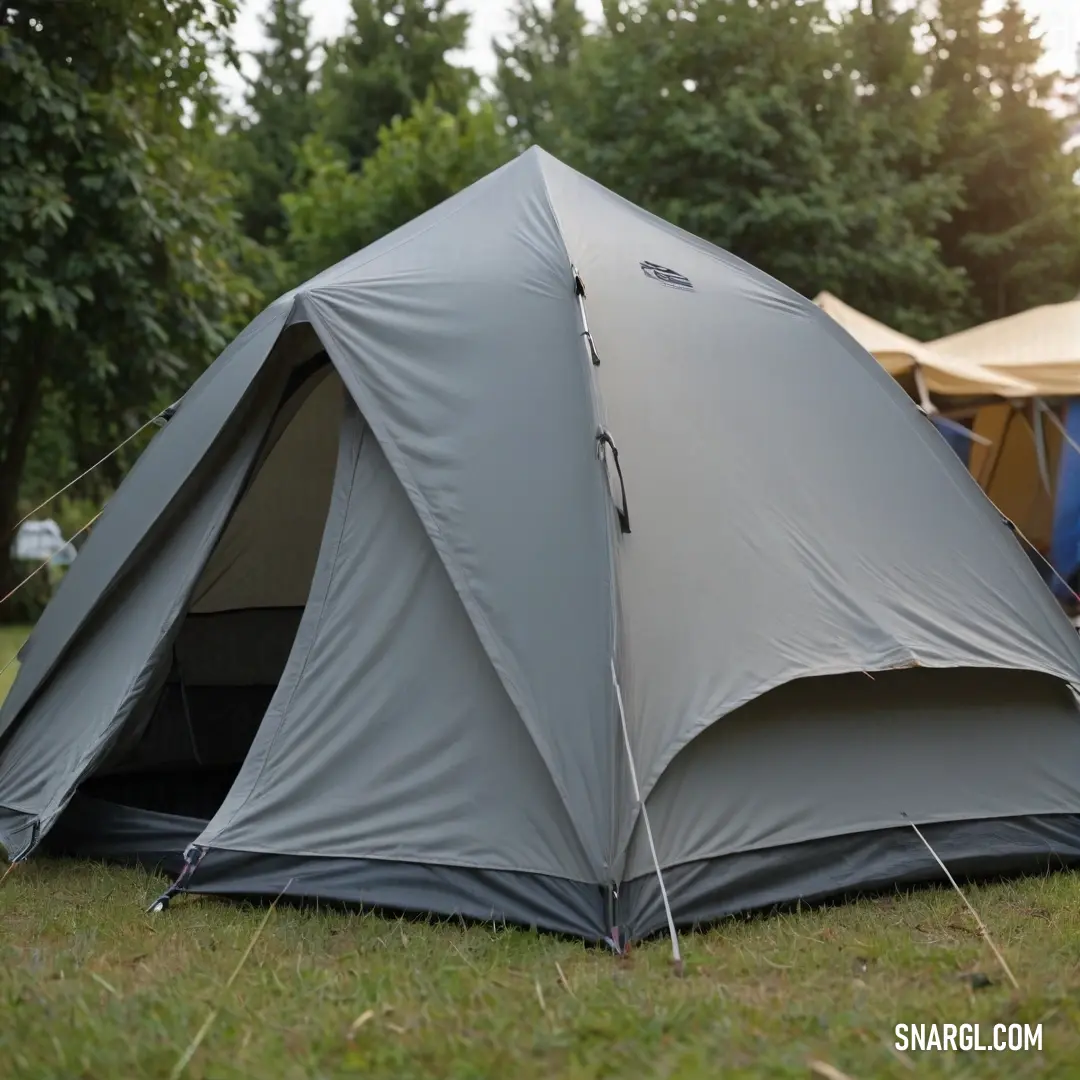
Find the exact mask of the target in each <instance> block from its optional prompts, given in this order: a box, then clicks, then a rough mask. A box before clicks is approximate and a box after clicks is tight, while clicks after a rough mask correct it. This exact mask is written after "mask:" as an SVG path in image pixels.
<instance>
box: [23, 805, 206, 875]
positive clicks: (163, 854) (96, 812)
mask: <svg viewBox="0 0 1080 1080" xmlns="http://www.w3.org/2000/svg"><path fill="white" fill-rule="evenodd" d="M205 824H206V822H205V821H202V820H200V819H199V818H192V817H182V816H181V815H179V814H160V813H156V812H155V811H153V810H142V809H139V808H137V807H132V806H120V805H119V804H117V803H112V802H107V801H105V800H104V799H95V798H91V797H90V796H89V795H84V794H82V793H81V792H76V794H75V795H74V796H72V799H71V802H70V803H68V805H67V807H66V808H65V809H64V812H63V813H62V814H61V815H60V816H59V818H57V820H56V824H55V825H54V826H53V828H52V829H51V830H50V832H49V834H48V836H47V837H45V839H44V840H43V841H42V845H41V850H42V851H44V852H45V853H47V854H50V855H69V856H77V857H81V858H84V859H104V860H107V861H109V862H122V863H140V864H142V865H144V866H148V867H151V868H154V869H159V870H161V871H162V872H163V873H166V874H169V875H170V876H174V875H177V874H179V873H180V871H181V870H182V869H183V866H184V851H185V849H186V848H187V846H188V845H189V844H190V843H191V841H192V840H194V839H195V837H196V836H198V835H199V831H200V830H201V829H202V827H203V826H204V825H205Z"/></svg>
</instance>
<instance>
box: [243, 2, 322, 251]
mask: <svg viewBox="0 0 1080 1080" xmlns="http://www.w3.org/2000/svg"><path fill="white" fill-rule="evenodd" d="M262 28H263V33H264V34H265V37H266V44H265V45H264V46H263V47H262V48H261V49H257V50H255V51H254V52H253V53H252V60H253V61H254V63H255V65H256V71H255V74H254V75H253V76H252V77H251V78H249V79H248V80H247V87H246V91H245V94H244V104H245V113H244V115H242V116H240V117H237V118H236V119H235V120H234V122H233V125H232V132H231V133H230V137H229V138H228V139H227V140H225V143H224V151H225V157H224V160H225V162H226V163H227V164H228V166H229V167H230V168H231V169H232V171H233V172H234V173H235V174H236V175H237V177H238V178H239V180H240V182H241V188H240V192H239V193H238V197H237V208H238V210H239V212H240V220H241V223H242V225H243V229H244V232H245V233H246V234H247V235H248V236H250V237H252V239H254V240H257V241H258V242H259V243H264V244H265V243H278V242H280V241H281V240H282V239H283V231H284V226H285V212H284V210H283V209H282V206H281V196H282V195H283V194H284V193H285V192H286V191H288V190H289V188H290V185H291V184H292V179H293V173H294V171H295V168H296V154H297V151H298V149H299V147H300V144H301V143H302V142H303V141H304V139H305V138H306V137H307V136H308V135H309V134H310V133H311V131H312V129H313V127H314V118H315V102H314V96H313V93H312V89H313V80H314V70H313V68H314V51H315V50H314V44H313V42H312V38H311V19H310V18H309V17H308V16H307V15H306V14H305V13H304V9H303V4H302V0H272V2H271V4H270V7H269V9H268V10H267V11H266V13H265V14H264V16H263V18H262Z"/></svg>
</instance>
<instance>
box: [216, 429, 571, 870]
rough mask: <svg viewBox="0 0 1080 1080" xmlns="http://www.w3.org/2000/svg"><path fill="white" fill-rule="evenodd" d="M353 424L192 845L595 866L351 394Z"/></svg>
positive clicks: (536, 866) (519, 866)
mask: <svg viewBox="0 0 1080 1080" xmlns="http://www.w3.org/2000/svg"><path fill="white" fill-rule="evenodd" d="M346 431H347V434H346V435H344V436H343V439H342V450H341V464H340V467H339V472H338V478H337V482H336V484H335V492H334V497H333V505H332V508H331V512H330V517H329V519H328V521H327V528H326V534H325V537H324V545H323V551H322V553H321V555H320V562H319V569H318V571H317V573H316V577H315V581H314V583H313V586H312V594H311V599H310V600H309V603H308V607H307V610H306V612H305V616H304V619H303V620H302V622H301V626H300V630H299V632H298V634H297V640H296V645H295V646H294V649H293V654H292V656H291V658H290V660H289V665H288V667H287V669H286V672H285V675H284V676H283V678H282V681H281V684H280V685H279V687H278V692H277V694H276V695H275V697H274V700H273V702H272V704H271V706H270V708H269V709H268V711H267V715H266V718H265V720H264V721H263V724H262V727H261V729H260V731H259V734H258V736H257V737H256V740H255V744H254V745H253V747H252V749H251V752H250V753H249V755H248V758H247V760H246V762H245V764H244V767H243V769H242V771H241V773H240V776H239V778H238V779H237V782H236V784H235V786H234V788H233V791H232V792H231V793H230V796H229V798H228V799H227V800H226V802H225V803H224V805H223V806H222V807H221V810H220V811H219V813H218V815H217V816H216V817H215V818H214V820H213V821H212V822H211V823H210V825H209V826H208V828H207V830H206V832H205V833H204V835H203V836H202V837H200V838H199V841H198V843H199V845H200V846H205V847H212V848H230V849H234V850H243V851H263V852H282V853H294V854H315V855H324V856H329V855H336V856H351V857H378V858H385V859H395V860H408V861H416V862H431V863H438V864H443V865H455V864H456V865H462V866H478V867H487V868H495V869H508V870H529V871H533V872H537V873H546V874H552V875H558V876H566V877H571V878H574V879H577V880H586V881H587V880H589V878H590V874H591V872H592V868H591V866H590V862H589V859H588V857H587V855H586V852H585V851H584V850H583V849H582V846H581V844H580V843H579V842H578V841H577V838H576V836H575V833H574V829H573V827H572V825H571V822H570V819H569V815H568V813H567V811H566V809H565V808H564V807H563V806H562V804H561V802H560V800H559V797H558V794H557V792H556V791H555V788H554V785H553V784H552V782H551V778H550V776H549V774H548V773H547V771H546V769H545V768H544V764H543V762H542V761H541V759H540V757H539V754H538V753H537V751H536V748H535V747H534V745H533V744H532V742H531V740H530V739H529V736H528V733H527V732H526V730H525V727H524V725H523V724H522V722H521V720H520V718H519V717H518V716H517V715H516V713H515V710H514V708H513V705H512V704H511V702H510V700H509V698H508V697H507V695H506V692H505V690H504V689H503V687H502V685H501V683H500V681H499V679H498V678H497V676H496V675H495V672H494V671H493V670H492V668H491V664H490V663H489V661H488V659H487V657H486V656H485V654H484V652H483V650H482V648H481V647H480V644H479V642H478V640H477V637H476V634H475V632H474V631H473V629H472V627H471V626H470V624H469V621H468V619H467V617H466V615H465V612H464V610H463V608H462V606H461V603H460V601H459V599H458V597H457V596H456V594H455V593H454V590H453V588H452V586H451V584H450V582H449V579H448V578H447V576H446V571H445V569H444V567H443V566H442V564H441V562H440V561H439V559H438V557H437V556H436V554H435V551H434V549H433V548H432V545H431V542H430V540H429V539H428V537H427V535H426V534H425V532H424V530H423V527H422V526H421V525H420V522H419V520H418V519H417V516H416V514H415V512H414V510H413V508H412V506H411V504H410V503H409V500H408V499H407V498H406V496H405V494H404V492H403V491H402V489H401V485H400V484H399V483H398V482H397V479H396V477H395V476H394V474H393V471H392V470H391V469H390V467H389V465H388V464H387V462H386V458H385V456H384V455H383V453H382V451H381V449H380V447H379V444H378V443H377V442H376V440H375V439H374V438H373V437H372V436H371V434H370V432H365V430H364V429H363V426H362V421H361V420H360V418H359V416H358V414H357V413H356V411H355V409H351V410H350V419H349V420H348V421H347V423H346Z"/></svg>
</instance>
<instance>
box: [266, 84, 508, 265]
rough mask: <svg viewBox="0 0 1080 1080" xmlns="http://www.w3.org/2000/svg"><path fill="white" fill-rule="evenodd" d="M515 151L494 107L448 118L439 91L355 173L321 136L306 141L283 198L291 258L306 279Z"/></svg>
mask: <svg viewBox="0 0 1080 1080" xmlns="http://www.w3.org/2000/svg"><path fill="white" fill-rule="evenodd" d="M512 153H513V149H512V147H511V146H510V144H509V142H508V140H507V139H506V137H505V133H504V130H503V128H502V126H501V124H500V122H499V117H498V115H497V113H496V110H495V109H494V107H493V106H492V105H490V104H486V105H481V106H479V107H477V108H468V107H465V108H462V109H460V110H459V111H458V112H457V113H448V112H445V111H444V110H442V109H441V108H439V106H438V105H437V104H436V100H435V96H434V94H429V96H428V97H427V98H426V99H425V100H424V101H422V102H420V103H418V104H417V105H416V106H415V107H414V108H413V110H412V112H411V113H410V115H409V116H408V117H407V118H405V119H400V118H399V119H395V120H394V121H393V122H392V123H391V124H390V125H389V126H388V127H385V128H383V129H382V130H381V131H380V132H379V144H378V147H377V149H376V150H375V152H374V153H373V154H370V155H369V156H368V157H367V158H366V159H365V161H364V164H363V166H362V167H361V168H360V169H359V170H358V171H353V170H350V168H349V162H348V159H347V158H346V157H345V154H344V152H343V151H342V150H340V148H338V147H335V146H334V145H333V144H331V143H328V142H327V141H325V140H324V139H322V138H320V137H319V136H313V137H312V138H311V139H309V140H307V142H306V143H305V144H304V150H303V155H302V162H303V171H302V173H301V177H300V181H301V182H300V184H299V185H298V188H297V190H296V191H295V192H292V193H290V194H288V195H286V196H285V199H284V203H285V208H286V210H287V212H288V216H289V240H290V248H289V255H290V257H291V258H292V259H293V262H294V266H295V269H296V272H297V275H298V276H299V277H309V276H310V275H312V274H315V273H317V272H318V271H320V270H324V269H326V267H328V266H331V265H332V264H333V263H335V262H337V261H338V260H340V259H343V258H345V257H346V256H347V255H351V254H352V253H353V252H355V251H359V250H360V249H361V248H363V247H366V246H367V245H368V244H370V243H372V242H373V241H375V240H378V239H379V237H381V236H383V235H385V234H386V233H388V232H390V231H392V230H393V229H396V228H397V227H398V226H399V225H404V224H405V223H406V222H408V221H411V220H412V219H413V218H414V217H417V216H419V215H420V214H422V213H424V211H426V210H430V209H431V208H432V207H434V206H436V205H437V204H438V203H440V202H442V201H443V200H444V199H447V198H449V197H450V196H451V195H454V194H456V193H457V192H458V191H460V190H461V189H462V188H464V187H467V186H468V185H469V184H471V183H472V182H473V181H474V180H478V179H480V177H482V176H485V175H486V174H487V173H489V172H491V171H492V170H493V169H496V168H498V167H499V166H500V165H502V164H503V163H504V162H505V161H507V160H508V159H509V157H510V156H511V155H512Z"/></svg>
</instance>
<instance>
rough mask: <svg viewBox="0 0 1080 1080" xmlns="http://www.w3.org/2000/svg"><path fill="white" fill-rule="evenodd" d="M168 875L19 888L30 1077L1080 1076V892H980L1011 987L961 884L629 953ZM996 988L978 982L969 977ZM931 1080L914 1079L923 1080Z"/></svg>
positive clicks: (14, 1014)
mask: <svg viewBox="0 0 1080 1080" xmlns="http://www.w3.org/2000/svg"><path fill="white" fill-rule="evenodd" d="M160 888H161V882H160V880H158V879H156V878H153V877H151V876H150V875H148V874H145V873H142V872H139V871H132V870H120V869H111V868H106V867H103V866H100V865H94V864H89V863H74V862H64V861H51V860H47V859H39V860H31V861H30V862H29V863H27V864H25V865H20V866H18V867H17V868H16V869H15V871H14V872H13V873H12V874H11V875H10V876H9V877H8V879H7V881H6V883H5V884H4V886H3V888H2V889H0V1061H3V1062H4V1063H5V1067H4V1069H2V1070H0V1072H2V1074H3V1075H4V1076H6V1077H19V1078H23V1077H35V1078H37V1077H75V1076H78V1077H95V1078H111V1077H166V1076H168V1075H169V1073H170V1071H171V1070H172V1068H173V1066H174V1065H175V1063H176V1062H177V1061H178V1059H179V1058H180V1056H181V1055H182V1053H183V1052H184V1050H185V1048H186V1047H187V1046H188V1045H189V1043H190V1042H191V1040H192V1039H193V1038H194V1037H195V1034H196V1032H197V1031H198V1030H199V1028H200V1026H201V1025H202V1023H203V1021H204V1020H205V1018H206V1017H207V1015H208V1014H209V1012H210V1010H211V1009H213V1008H215V1007H217V1006H220V1008H221V1012H220V1014H219V1015H218V1016H217V1018H216V1021H215V1023H214V1024H213V1026H212V1027H211V1028H210V1031H209V1034H208V1035H207V1037H206V1039H205V1041H204V1042H203V1044H202V1045H201V1047H200V1048H199V1049H198V1051H197V1052H196V1054H195V1056H194V1058H193V1059H192V1061H191V1063H190V1065H189V1066H188V1068H187V1070H186V1072H185V1076H190V1077H204V1078H211V1077H212V1078H214V1080H227V1078H241V1077H245V1078H248V1077H258V1078H263V1077H290V1078H292V1077H296V1078H301V1077H303V1078H313V1077H336V1076H364V1077H373V1078H382V1077H385V1078H388V1080H390V1078H393V1080H405V1078H412V1077H416V1078H421V1077H454V1078H462V1080H465V1078H470V1080H471V1078H479V1077H493V1078H499V1080H503V1078H506V1080H518V1078H520V1080H527V1078H537V1080H548V1078H551V1077H572V1078H575V1080H585V1078H594V1077H618V1078H623V1077H626V1078H638V1077H654V1076H655V1077H687V1078H688V1077H695V1078H696V1077H701V1078H706V1077H708V1078H713V1077H720V1076H723V1077H732V1078H750V1077H755V1078H756V1077H764V1078H770V1077H776V1078H781V1077H808V1076H811V1075H812V1074H811V1072H810V1070H809V1068H808V1064H807V1063H808V1061H810V1060H812V1059H817V1060H823V1061H825V1062H827V1063H830V1064H832V1065H833V1066H835V1067H837V1068H839V1069H841V1070H842V1071H843V1072H844V1073H845V1074H847V1075H848V1076H851V1077H853V1078H857V1080H867V1078H874V1080H878V1078H886V1080H888V1078H907V1077H912V1076H916V1075H918V1076H923V1077H927V1076H929V1077H993V1078H1001V1080H1024V1078H1027V1077H1035V1076H1038V1077H1062V1078H1065V1077H1076V1076H1077V1075H1078V1074H1080V1073H1078V1070H1080V875H1077V874H1064V873H1062V874H1054V875H1051V876H1049V877H1046V878H1034V879H1027V880H1023V881H1019V882H1014V883H1007V884H1001V885H992V886H986V887H981V888H973V889H971V890H970V893H969V895H970V897H971V899H972V901H973V903H974V905H975V907H976V909H977V910H979V911H980V913H981V914H982V916H983V918H984V919H985V921H986V922H987V924H988V925H989V927H990V931H991V933H992V934H993V935H994V937H995V939H996V940H997V942H998V944H999V945H1000V946H1001V948H1002V950H1003V951H1004V953H1005V955H1006V957H1007V958H1008V960H1009V962H1010V964H1011V966H1012V967H1013V969H1014V971H1015V972H1016V975H1017V978H1018V979H1019V981H1020V984H1021V991H1020V992H1019V993H1016V992H1014V991H1012V990H1011V989H1010V988H1009V986H1008V985H1007V983H1006V982H1005V981H1004V979H1003V977H1002V975H1001V972H1000V970H999V969H998V968H997V967H996V965H995V961H994V959H993V956H992V954H991V953H990V952H989V950H988V949H987V947H986V945H985V943H984V942H982V941H981V940H980V938H979V937H978V935H977V933H976V932H974V930H973V927H972V924H971V921H970V917H969V916H968V915H967V913H966V911H965V909H964V907H963V905H962V904H961V902H960V900H959V898H958V897H957V896H956V895H955V893H953V892H952V891H951V890H948V889H931V890H923V891H919V892H916V893H914V894H912V895H909V896H895V897H887V898H884V899H879V900H865V901H861V902H858V903H853V904H848V905H844V906H841V907H836V908H832V909H825V910H816V911H803V912H800V913H797V914H788V915H782V916H771V917H768V918H758V919H752V920H748V921H741V920H731V921H728V922H725V923H723V924H721V925H720V926H718V927H716V928H715V929H713V930H711V931H710V932H708V933H702V934H692V935H685V936H684V938H683V945H684V948H685V951H686V955H687V967H686V973H685V976H684V977H682V978H680V977H678V976H677V975H676V974H675V973H674V972H673V971H672V969H671V966H670V961H669V951H668V946H667V943H666V942H664V941H656V942H650V943H648V944H646V945H643V946H640V947H638V948H636V949H634V950H633V951H632V952H631V954H630V956H629V958H627V959H626V960H618V959H616V958H614V957H613V956H611V955H610V954H609V953H608V952H606V951H604V950H602V949H597V948H586V947H584V946H582V945H580V944H576V943H573V942H568V941H562V940H559V939H556V938H553V937H549V936H543V935H539V934H534V933H530V932H528V931H524V930H514V929H499V930H494V929H493V928H492V927H490V926H488V927H484V926H479V927H477V926H472V927H466V926H461V925H458V924H443V925H434V924H427V923H422V922H410V921H395V920H388V919H384V918H380V917H377V916H374V915H371V914H351V915H350V914H342V913H327V912H322V913H319V912H315V911H310V910H309V911H301V910H297V909H292V908H288V907H284V906H283V907H279V908H278V909H276V910H274V911H273V912H272V913H271V914H270V915H269V921H268V923H267V926H266V929H265V931H264V932H263V933H262V935H261V936H260V937H259V938H258V940H257V941H256V942H255V945H254V948H253V949H252V951H251V954H250V956H249V957H248V959H247V962H246V964H245V965H244V966H243V967H242V968H241V970H240V973H239V975H238V976H237V978H236V980H235V982H234V983H233V984H232V986H231V987H226V983H227V981H228V979H229V976H230V974H231V973H232V971H233V970H234V969H235V968H236V966H237V963H238V962H239V960H240V959H241V956H242V954H243V952H244V950H245V948H247V946H248V945H249V943H250V942H251V940H252V938H253V937H254V935H255V934H256V931H257V930H258V927H259V924H260V923H261V921H262V919H263V917H264V914H265V911H264V910H258V909H254V908H251V907H246V906H240V905H236V904H230V903H226V902H222V901H217V900H213V899H209V898H191V897H185V898H181V899H180V900H178V901H176V902H175V903H174V904H173V906H172V908H171V909H170V910H169V911H168V912H167V913H165V914H164V915H156V916H149V915H145V914H143V907H144V906H145V904H146V903H148V902H149V901H150V900H152V899H153V897H154V896H155V895H157V893H158V891H159V890H160ZM971 972H980V973H983V974H985V975H987V976H989V978H990V979H991V980H992V985H990V986H988V987H986V988H984V989H979V990H973V989H972V987H971V984H970V982H969V981H967V980H965V979H964V978H963V977H962V976H963V975H964V974H965V973H971ZM901 1021H910V1022H921V1023H932V1022H938V1023H964V1022H975V1021H978V1022H981V1023H982V1024H983V1025H984V1028H983V1030H984V1031H989V1025H992V1024H993V1023H995V1022H1010V1023H1011V1022H1022V1023H1038V1022H1041V1023H1042V1024H1043V1050H1042V1052H1041V1053H1036V1052H1028V1053H1019V1054H1011V1053H1006V1054H995V1053H975V1052H971V1053H966V1054H965V1053H960V1052H956V1053H929V1052H926V1053H922V1052H918V1051H915V1052H912V1053H911V1054H909V1055H907V1056H904V1055H900V1054H898V1053H895V1052H893V1051H892V1050H891V1049H890V1048H889V1047H890V1044H891V1042H892V1030H893V1026H894V1025H895V1024H896V1023H898V1022H901ZM913 1069H914V1070H916V1071H913Z"/></svg>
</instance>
